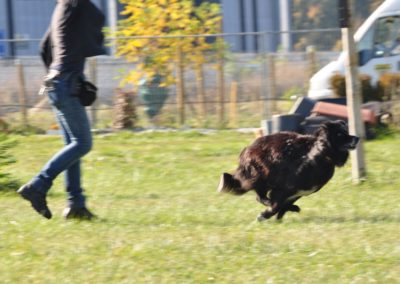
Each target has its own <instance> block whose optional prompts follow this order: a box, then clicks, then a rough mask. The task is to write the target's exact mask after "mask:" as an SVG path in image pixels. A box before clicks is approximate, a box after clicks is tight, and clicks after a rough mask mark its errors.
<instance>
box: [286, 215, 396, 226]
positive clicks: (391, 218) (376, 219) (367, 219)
mask: <svg viewBox="0 0 400 284" xmlns="http://www.w3.org/2000/svg"><path fill="white" fill-rule="evenodd" d="M291 222H292V223H316V224H324V223H325V224H326V223H331V224H335V223H368V224H374V223H400V216H399V215H395V214H393V215H390V214H377V215H370V216H306V217H303V218H301V217H300V218H299V219H296V220H291Z"/></svg>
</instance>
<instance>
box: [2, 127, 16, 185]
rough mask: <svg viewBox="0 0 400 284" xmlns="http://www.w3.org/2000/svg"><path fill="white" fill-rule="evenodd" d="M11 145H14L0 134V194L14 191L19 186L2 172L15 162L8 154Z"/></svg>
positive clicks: (8, 175)
mask: <svg viewBox="0 0 400 284" xmlns="http://www.w3.org/2000/svg"><path fill="white" fill-rule="evenodd" d="M12 145H14V142H13V141H10V140H9V139H8V138H7V136H6V135H4V134H0V192H3V191H9V190H15V189H16V188H18V186H19V183H18V182H17V181H16V180H15V179H13V178H12V177H11V176H10V174H8V173H5V172H4V170H3V168H4V166H5V165H8V164H11V163H14V162H15V159H14V158H13V157H12V156H11V155H10V154H9V153H8V149H10V148H11V147H12Z"/></svg>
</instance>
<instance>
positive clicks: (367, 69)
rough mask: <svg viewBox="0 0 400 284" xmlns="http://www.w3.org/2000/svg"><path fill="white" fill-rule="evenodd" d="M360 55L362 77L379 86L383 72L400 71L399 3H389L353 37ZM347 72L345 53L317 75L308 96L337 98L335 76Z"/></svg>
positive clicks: (393, 1)
mask: <svg viewBox="0 0 400 284" xmlns="http://www.w3.org/2000/svg"><path fill="white" fill-rule="evenodd" d="M354 39H355V41H356V43H357V49H358V54H359V69H358V70H359V74H367V75H369V76H371V78H372V80H371V81H372V84H376V82H377V81H378V80H379V77H380V75H381V74H383V73H388V72H390V73H396V72H400V0H386V1H385V2H383V3H382V5H381V6H379V7H378V8H377V9H376V10H375V11H374V12H373V13H372V14H371V15H370V16H369V17H368V19H367V20H366V21H365V22H364V23H363V24H362V26H361V27H360V28H359V29H358V30H357V32H356V33H355V34H354ZM344 72H345V54H343V53H341V54H340V56H339V58H338V59H337V60H336V61H333V62H331V63H329V64H328V65H326V66H325V67H323V68H322V69H321V70H320V71H318V72H317V73H315V74H314V76H312V78H311V79H310V89H309V90H308V97H310V98H311V99H315V100H318V99H323V98H330V97H333V96H334V93H333V90H332V89H331V83H330V78H331V77H332V75H334V74H336V73H339V74H344Z"/></svg>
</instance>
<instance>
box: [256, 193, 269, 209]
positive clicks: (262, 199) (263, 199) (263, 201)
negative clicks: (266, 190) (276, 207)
mask: <svg viewBox="0 0 400 284" xmlns="http://www.w3.org/2000/svg"><path fill="white" fill-rule="evenodd" d="M256 199H257V201H258V202H260V203H261V204H262V205H265V206H267V207H270V206H271V200H269V199H268V198H267V197H261V196H260V195H258V194H257V197H256Z"/></svg>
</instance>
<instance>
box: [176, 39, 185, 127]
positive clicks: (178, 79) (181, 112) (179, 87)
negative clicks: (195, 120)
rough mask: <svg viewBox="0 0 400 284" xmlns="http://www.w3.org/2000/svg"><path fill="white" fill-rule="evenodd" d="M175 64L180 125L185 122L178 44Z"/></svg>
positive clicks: (180, 58) (181, 70) (180, 53)
mask: <svg viewBox="0 0 400 284" xmlns="http://www.w3.org/2000/svg"><path fill="white" fill-rule="evenodd" d="M176 64H177V77H176V87H177V88H176V100H177V105H178V122H179V124H180V125H181V126H183V125H184V124H185V86H184V81H183V80H184V78H183V76H184V72H185V71H184V65H183V52H182V46H180V45H179V44H178V46H177V50H176Z"/></svg>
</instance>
